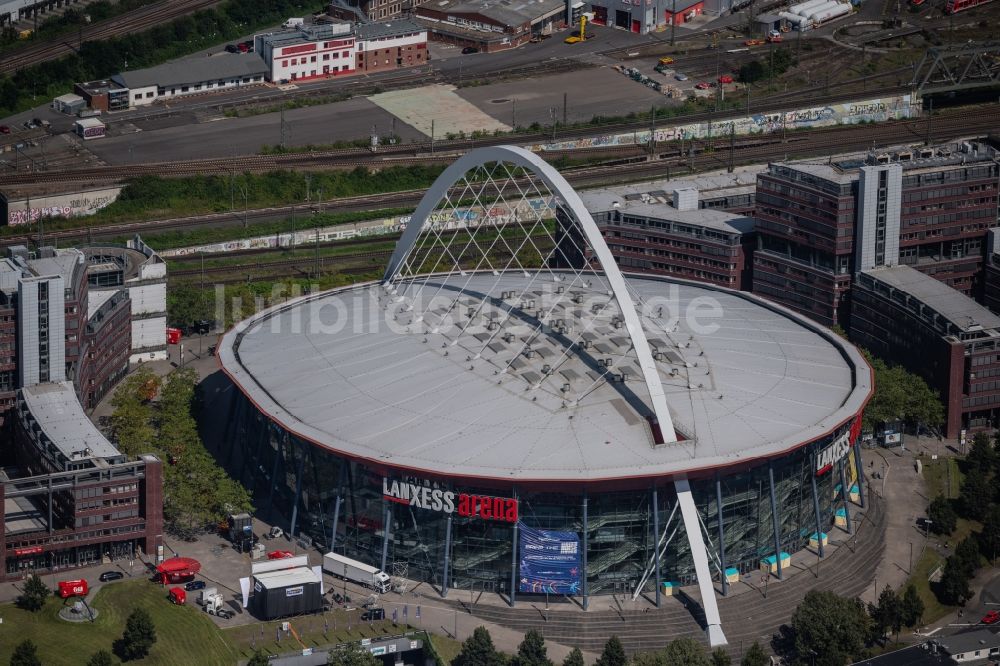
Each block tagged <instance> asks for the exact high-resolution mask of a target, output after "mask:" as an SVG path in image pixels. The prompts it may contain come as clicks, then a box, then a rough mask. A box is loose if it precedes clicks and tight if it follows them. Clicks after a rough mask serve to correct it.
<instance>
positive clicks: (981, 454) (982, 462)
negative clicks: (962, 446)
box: [966, 432, 998, 474]
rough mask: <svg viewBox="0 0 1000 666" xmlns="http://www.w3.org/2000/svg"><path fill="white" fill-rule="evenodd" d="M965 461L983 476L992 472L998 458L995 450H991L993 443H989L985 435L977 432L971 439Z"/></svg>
mask: <svg viewBox="0 0 1000 666" xmlns="http://www.w3.org/2000/svg"><path fill="white" fill-rule="evenodd" d="M966 460H967V461H968V462H969V464H970V465H971V466H972V467H974V468H976V469H978V470H979V471H981V472H983V473H984V474H988V473H989V472H990V471H992V469H993V467H994V466H995V465H996V464H997V460H998V456H997V451H996V449H994V448H993V442H991V441H990V438H989V436H988V435H987V434H986V433H984V432H977V433H976V435H975V437H973V438H972V447H971V448H969V455H968V456H967V457H966Z"/></svg>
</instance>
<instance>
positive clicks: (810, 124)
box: [528, 95, 916, 152]
mask: <svg viewBox="0 0 1000 666" xmlns="http://www.w3.org/2000/svg"><path fill="white" fill-rule="evenodd" d="M915 113H916V109H915V108H913V107H911V105H910V96H909V95H899V96H895V97H886V98H876V99H869V100H864V101H860V102H844V103H841V104H831V105H828V106H816V107H809V108H805V109H795V110H793V111H784V112H776V113H757V114H751V115H749V116H744V117H742V118H735V119H728V120H722V121H717V122H714V123H713V122H700V123H688V124H685V125H675V126H673V127H662V128H659V129H657V130H656V133H655V139H656V141H680V140H685V141H687V140H691V139H710V138H712V137H727V136H730V135H731V134H734V135H736V136H747V135H751V134H771V133H774V132H781V131H787V130H796V129H805V128H814V127H832V126H834V125H855V124H858V123H871V122H876V123H880V122H887V121H889V120H902V119H905V118H910V117H912V116H913V115H915ZM649 135H650V132H649V130H639V131H635V132H625V133H621V134H605V135H601V136H594V137H584V138H580V139H570V140H567V141H557V142H555V143H543V144H535V145H533V146H529V147H528V148H529V150H533V151H535V152H544V151H547V150H560V151H561V150H577V149H581V148H599V147H602V146H627V145H635V144H645V143H649Z"/></svg>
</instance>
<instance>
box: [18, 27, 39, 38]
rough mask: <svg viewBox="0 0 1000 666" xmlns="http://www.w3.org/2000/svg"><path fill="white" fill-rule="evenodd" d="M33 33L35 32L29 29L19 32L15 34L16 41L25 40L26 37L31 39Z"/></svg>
mask: <svg viewBox="0 0 1000 666" xmlns="http://www.w3.org/2000/svg"><path fill="white" fill-rule="evenodd" d="M33 32H35V31H34V30H31V29H30V28H29V29H28V30H22V31H21V32H19V33H17V38H18V39H27V38H28V37H31V34H32V33H33Z"/></svg>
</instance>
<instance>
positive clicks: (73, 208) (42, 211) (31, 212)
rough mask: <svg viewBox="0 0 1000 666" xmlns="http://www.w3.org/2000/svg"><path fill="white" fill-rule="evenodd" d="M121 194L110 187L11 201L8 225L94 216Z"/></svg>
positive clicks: (118, 189) (116, 188)
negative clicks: (57, 218)
mask: <svg viewBox="0 0 1000 666" xmlns="http://www.w3.org/2000/svg"><path fill="white" fill-rule="evenodd" d="M119 192H121V188H120V187H109V188H105V189H101V190H93V191H90V192H78V193H74V194H60V195H55V196H47V197H38V198H37V199H31V200H30V201H29V200H27V199H21V200H17V201H10V202H8V204H7V224H8V225H10V226H17V225H19V224H31V223H34V222H37V221H38V220H39V219H40V218H41V219H48V218H53V217H80V216H82V215H93V214H94V213H96V212H97V211H99V210H101V209H102V208H104V207H105V206H107V205H108V204H110V203H111V202H113V201H114V200H115V199H117V198H118V193H119Z"/></svg>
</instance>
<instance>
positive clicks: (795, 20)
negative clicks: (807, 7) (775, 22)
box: [778, 12, 809, 28]
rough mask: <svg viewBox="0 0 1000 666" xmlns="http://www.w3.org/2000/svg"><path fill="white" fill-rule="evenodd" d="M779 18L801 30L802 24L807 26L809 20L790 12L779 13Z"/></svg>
mask: <svg viewBox="0 0 1000 666" xmlns="http://www.w3.org/2000/svg"><path fill="white" fill-rule="evenodd" d="M778 16H780V17H781V18H783V19H785V20H786V21H788V22H789V23H791V24H792V25H794V26H796V27H798V28H801V27H802V25H803V24H808V23H809V19H807V18H806V17H805V16H799V15H798V14H792V13H791V12H781V13H779V14H778Z"/></svg>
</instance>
